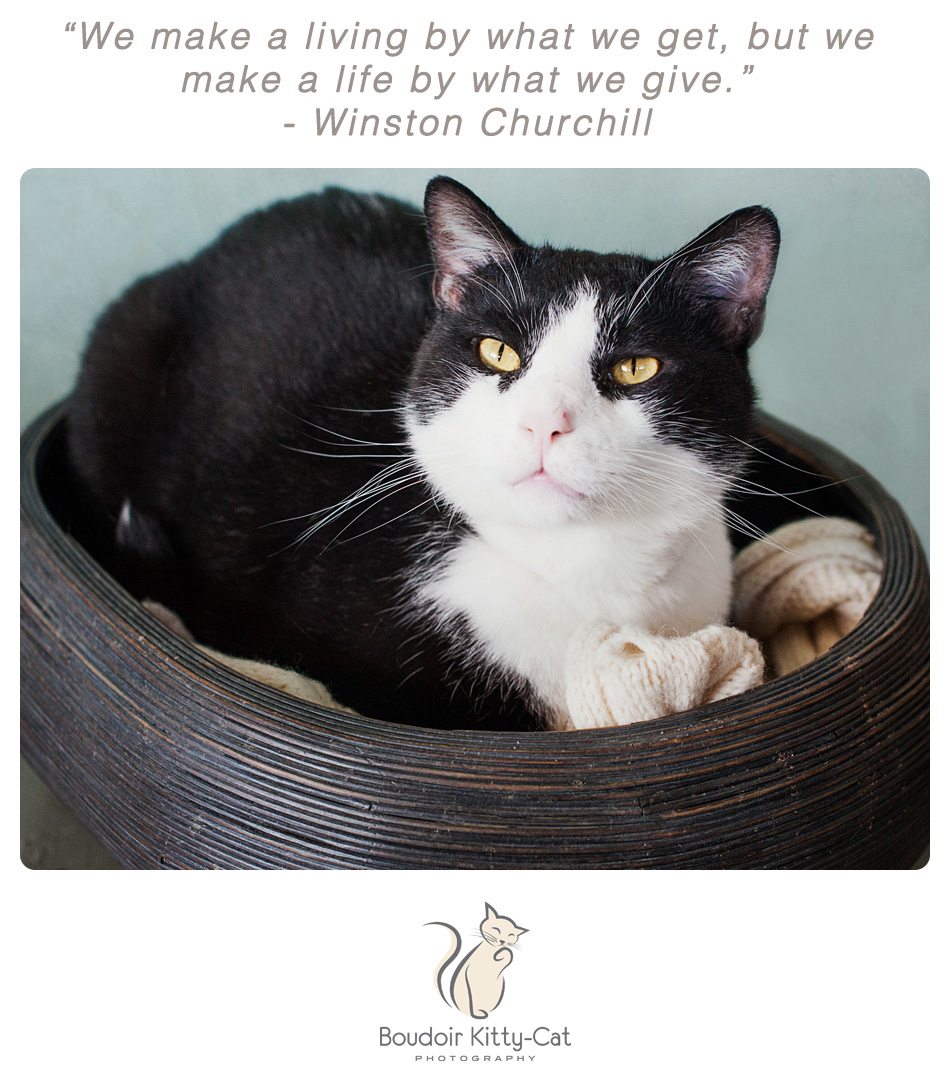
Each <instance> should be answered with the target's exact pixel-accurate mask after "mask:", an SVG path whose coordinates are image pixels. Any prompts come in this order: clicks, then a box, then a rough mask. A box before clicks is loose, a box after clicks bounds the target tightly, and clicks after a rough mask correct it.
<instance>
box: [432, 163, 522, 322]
mask: <svg viewBox="0 0 950 1081" xmlns="http://www.w3.org/2000/svg"><path fill="white" fill-rule="evenodd" d="M425 211H426V222H427V224H428V228H429V244H430V247H431V249H432V257H433V259H434V260H435V279H434V281H433V285H432V289H433V292H434V293H435V299H436V303H437V304H439V305H440V306H442V307H446V308H450V309H453V310H457V309H458V308H459V306H460V305H461V303H462V297H463V295H464V293H465V283H466V281H467V280H468V279H469V278H471V277H472V276H473V275H476V274H477V273H478V271H479V270H480V269H481V268H482V267H485V266H487V265H488V264H489V263H499V264H502V265H504V264H505V263H507V262H510V261H511V256H512V253H513V252H514V250H515V248H518V247H521V246H522V242H521V241H520V240H519V239H518V237H517V236H515V234H514V233H513V232H512V231H511V230H510V229H509V228H508V226H507V225H505V223H504V222H503V221H502V220H501V218H499V217H498V215H497V214H496V213H495V212H494V211H493V210H492V209H491V207H489V206H486V204H485V203H483V202H482V201H481V199H479V198H478V196H477V195H475V194H474V192H471V191H469V190H468V188H466V187H465V186H464V185H463V184H459V183H458V181H457V180H452V178H451V177H448V176H437V177H433V179H432V180H430V181H429V186H428V187H427V188H426V198H425Z"/></svg>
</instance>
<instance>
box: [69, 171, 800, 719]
mask: <svg viewBox="0 0 950 1081" xmlns="http://www.w3.org/2000/svg"><path fill="white" fill-rule="evenodd" d="M778 243H779V233H778V227H777V224H776V221H775V218H774V216H773V215H772V214H771V212H770V211H768V210H766V209H764V208H762V207H750V208H747V209H745V210H739V211H737V212H735V213H734V214H731V215H729V216H728V217H725V218H723V219H721V220H720V221H718V222H716V223H715V224H714V225H712V226H710V227H709V229H707V230H706V231H705V232H703V233H702V234H700V236H698V237H697V238H696V239H695V240H693V241H691V242H690V243H689V244H687V245H686V246H685V247H683V248H681V249H680V250H679V251H678V252H676V253H675V254H674V255H672V256H670V257H669V258H667V259H663V260H661V261H653V260H650V259H646V258H641V257H639V256H635V255H620V254H610V255H598V254H594V253H591V252H586V251H573V250H566V251H558V250H554V249H552V248H550V247H545V246H543V247H532V246H529V245H527V244H524V243H523V242H522V241H521V240H519V239H518V237H517V236H516V235H515V234H514V233H513V232H512V231H511V230H510V229H509V228H508V227H507V226H506V225H505V224H504V223H503V222H502V221H500V220H499V218H498V217H497V216H496V215H495V214H494V213H493V212H492V211H491V210H490V209H489V208H488V207H487V206H486V205H485V204H484V203H483V202H482V201H481V200H479V199H478V198H477V197H476V196H475V195H474V194H472V193H471V192H470V191H468V189H466V188H464V187H463V186H461V185H460V184H458V183H456V182H455V181H453V180H450V179H448V178H446V177H437V178H436V179H434V180H433V181H432V182H431V183H430V184H429V187H428V189H427V192H426V199H425V220H424V221H423V220H422V218H421V216H420V215H419V214H418V212H416V211H415V210H414V208H412V207H410V206H408V205H405V204H403V203H399V202H396V201H394V200H391V199H388V198H383V197H379V196H362V195H356V194H352V193H349V192H346V191H342V190H338V189H329V190H327V191H325V192H323V193H322V194H319V195H310V196H304V197H302V198H300V199H296V200H293V201H289V202H282V203H278V204H276V205H275V206H273V207H271V208H269V209H267V210H264V211H261V212H259V213H256V214H252V215H250V216H249V217H247V218H245V219H243V220H242V221H240V222H238V223H237V224H236V225H235V226H233V227H232V228H230V229H229V230H227V231H226V232H225V233H224V234H223V235H222V236H221V237H220V238H219V240H218V241H217V242H216V243H214V244H213V245H211V246H210V247H209V248H207V249H206V250H204V251H202V252H201V253H199V254H198V255H197V256H196V257H195V258H194V259H193V260H192V261H191V262H188V263H183V264H179V265H177V266H173V267H171V268H169V269H167V270H165V271H163V272H161V273H159V274H156V275H154V276H152V277H148V278H145V279H143V280H141V281H139V282H138V283H136V284H135V285H133V286H132V288H131V289H130V290H129V291H128V292H127V293H126V294H125V295H124V296H122V297H121V298H120V299H119V300H118V301H117V302H116V303H115V304H114V305H113V306H112V307H111V308H109V309H108V310H107V312H106V313H105V314H104V316H103V317H102V319H101V320H100V322H99V324H98V325H97V326H96V328H95V329H94V331H93V333H92V336H91V338H90V342H89V345H88V349H87V352H86V355H85V359H84V365H83V369H82V373H81V375H80V379H79V382H78V385H77V388H76V392H75V395H74V398H73V401H72V406H71V417H70V447H71V454H72V458H73V461H74V463H75V466H76V468H77V470H78V472H79V474H80V476H81V478H82V481H83V483H84V485H85V486H86V487H87V488H88V493H89V497H90V498H91V499H92V500H93V501H94V502H95V503H96V505H97V506H98V507H99V508H100V510H101V511H102V513H103V514H104V515H106V516H108V517H109V519H110V520H111V521H112V522H113V528H114V535H115V542H116V546H117V557H121V566H122V567H123V568H124V573H125V575H126V580H127V581H128V582H129V584H130V588H133V589H136V590H138V591H139V592H140V593H142V594H149V595H151V596H153V597H157V599H159V600H162V601H164V602H165V603H167V604H169V605H170V606H172V607H174V608H176V609H177V610H178V611H179V613H180V614H181V616H182V617H183V618H184V620H185V623H186V624H187V625H188V626H189V627H190V628H191V629H192V630H193V631H194V633H195V634H196V635H197V637H198V638H199V640H201V641H204V642H206V643H207V644H209V645H213V646H215V647H217V648H218V649H221V650H224V651H226V652H229V653H233V654H237V655H241V656H251V657H257V658H261V659H265V660H268V661H273V662H275V663H277V664H282V665H286V666H289V667H293V668H297V669H300V670H302V671H304V672H306V673H308V674H310V675H312V676H314V677H316V678H318V679H321V680H323V681H324V682H326V683H327V684H328V686H329V687H330V689H331V691H332V692H333V693H334V694H335V695H336V697H337V698H338V699H339V700H341V701H344V702H346V703H347V704H348V705H350V706H352V707H353V708H356V709H358V710H360V711H361V712H363V713H366V714H368V715H371V716H377V717H383V718H387V719H392V720H396V721H402V722H406V723H412V724H420V725H430V726H435V727H475V726H485V727H493V728H525V727H528V728H530V727H535V726H537V725H538V724H541V723H543V722H544V721H545V720H546V719H550V718H552V717H559V716H561V715H562V714H563V711H564V708H565V707H564V677H563V673H564V665H565V657H566V653H567V648H568V642H569V639H570V637H571V634H572V633H573V632H574V631H575V630H576V629H577V628H578V627H579V626H582V625H583V624H585V623H586V622H589V621H591V620H595V619H606V620H609V621H612V622H615V623H618V624H620V623H626V624H631V623H632V624H634V625H636V626H638V627H641V628H643V629H645V630H648V631H650V632H652V633H678V634H682V633H688V632H691V631H694V630H696V629H699V628H701V627H704V626H706V625H708V624H710V623H713V622H717V621H721V620H723V619H724V618H725V617H726V616H727V613H728V610H729V593H730V548H729V541H728V537H727V530H726V524H725V511H724V508H723V500H724V497H725V496H726V494H727V493H728V491H729V489H730V487H731V486H732V485H733V484H734V483H735V481H736V479H737V478H738V476H739V475H740V473H741V470H742V467H743V461H744V457H745V450H746V442H747V441H748V440H749V438H750V424H751V411H752V402H753V390H752V384H751V380H750V377H749V372H748V355H747V350H748V346H749V344H750V343H751V342H752V341H753V340H754V338H755V337H756V336H757V334H758V332H759V330H760V328H761V325H762V318H763V311H764V305H765V297H766V292H767V290H768V287H769V283H770V281H771V278H772V273H773V269H774V265H775V259H776V255H777V251H778Z"/></svg>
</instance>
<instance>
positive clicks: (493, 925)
mask: <svg viewBox="0 0 950 1081" xmlns="http://www.w3.org/2000/svg"><path fill="white" fill-rule="evenodd" d="M478 929H479V931H481V933H482V938H483V939H484V940H485V941H486V942H487V943H488V944H489V945H491V946H513V945H514V944H515V943H516V942H517V941H518V939H519V938H520V937H521V935H525V934H527V933H528V928H527V927H519V926H518V925H517V924H516V923H515V922H514V921H513V920H510V919H508V917H507V916H499V915H498V913H497V912H496V911H495V910H494V909H493V908H492V906H491V905H490V904H487V903H486V904H485V918H484V919H483V920H482V922H481V923H480V924H479V928H478Z"/></svg>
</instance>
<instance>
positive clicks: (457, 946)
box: [426, 920, 462, 1009]
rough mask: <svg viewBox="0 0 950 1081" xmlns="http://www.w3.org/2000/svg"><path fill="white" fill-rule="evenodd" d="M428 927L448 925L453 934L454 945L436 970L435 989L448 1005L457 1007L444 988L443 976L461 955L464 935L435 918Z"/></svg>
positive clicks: (447, 926) (449, 925) (448, 925)
mask: <svg viewBox="0 0 950 1081" xmlns="http://www.w3.org/2000/svg"><path fill="white" fill-rule="evenodd" d="M426 927H446V928H448V930H449V932H450V934H451V935H452V945H451V947H450V949H449V952H448V953H447V954H446V955H445V957H443V959H442V960H441V961H440V962H439V966H438V968H437V969H436V970H435V989H436V990H437V991H438V992H439V994H440V995H441V996H442V998H443V999H444V1000H445V1004H446V1006H451V1007H452V1008H453V1009H455V1003H454V1002H453V1001H452V1000H451V999H450V998H449V997H448V995H446V993H445V991H444V990H443V988H442V977H443V976H444V975H445V971H446V969H447V968H448V967H449V966H450V965H451V964H452V962H453V961H454V960H455V958H456V957H458V955H459V951H460V950H461V949H462V936H461V935H460V934H459V933H458V931H456V930H455V928H454V927H453V926H452V925H451V924H450V923H440V922H439V921H438V920H433V921H432V922H431V923H427V924H426Z"/></svg>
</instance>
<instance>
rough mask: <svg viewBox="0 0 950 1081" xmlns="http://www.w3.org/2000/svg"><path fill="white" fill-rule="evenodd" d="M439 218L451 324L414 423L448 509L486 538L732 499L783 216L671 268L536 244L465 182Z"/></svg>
mask: <svg viewBox="0 0 950 1081" xmlns="http://www.w3.org/2000/svg"><path fill="white" fill-rule="evenodd" d="M426 218H427V223H428V229H429V236H430V245H431V250H432V257H433V261H434V264H435V276H434V291H435V299H436V314H435V317H434V319H433V321H432V324H431V326H430V329H429V331H428V333H427V335H426V337H425V340H424V342H423V344H422V346H421V348H420V350H419V352H418V355H417V358H416V362H415V365H414V369H413V372H412V377H411V384H410V387H409V393H408V399H407V407H406V414H405V419H406V427H407V430H408V432H409V435H410V440H411V443H412V446H413V449H414V452H415V455H416V457H417V459H418V461H419V462H420V463H421V465H422V466H423V467H424V469H425V470H426V472H427V473H428V475H429V477H430V480H431V482H432V483H433V485H434V487H435V488H436V490H437V491H438V492H439V493H440V495H441V496H442V497H443V498H444V499H445V500H447V501H448V502H449V503H450V504H452V506H454V507H455V508H456V509H457V510H459V511H461V512H462V513H463V515H464V516H465V517H466V518H467V519H468V520H469V521H470V523H472V524H473V525H474V526H475V528H479V526H480V525H481V524H484V523H486V522H489V521H492V520H494V521H500V522H504V523H506V524H513V525H519V524H523V525H540V526H550V525H560V524H563V523H566V522H574V521H578V522H585V521H596V520H603V519H605V518H607V519H609V518H612V517H613V518H621V519H622V518H624V517H627V518H629V517H630V516H631V515H635V516H638V517H639V518H640V519H641V520H644V521H648V520H649V519H650V517H651V515H656V514H660V515H662V514H668V513H669V511H670V507H671V506H672V505H673V504H679V503H682V504H683V507H682V512H683V514H685V515H687V516H688V514H689V513H695V511H696V506H697V500H698V501H700V502H702V501H703V500H704V499H708V500H710V502H712V501H714V500H717V499H718V498H719V497H720V496H721V494H722V492H723V490H724V489H725V488H727V487H728V485H729V483H730V481H731V480H732V479H733V478H734V477H735V475H736V474H737V472H738V471H739V469H740V468H741V463H742V461H743V459H744V453H745V447H744V443H745V441H746V440H747V439H748V437H749V430H750V423H751V416H752V406H753V389H752V383H751V379H750V376H749V370H748V347H749V345H750V344H751V342H752V341H753V340H754V339H755V338H756V337H757V335H758V333H759V331H760V329H761V326H762V319H763V313H764V308H765V297H766V292H767V290H768V287H769V284H770V282H771V278H772V273H773V270H774V267H775V259H776V255H777V252H778V244H779V232H778V226H777V223H776V221H775V217H774V215H773V214H772V213H771V212H770V211H769V210H766V209H764V208H763V207H749V208H746V209H745V210H738V211H736V212H735V213H734V214H730V215H728V216H727V217H725V218H722V219H721V220H720V221H718V222H716V223H715V224H713V225H711V226H710V227H709V228H708V229H706V230H705V231H704V232H703V233H701V234H700V235H699V236H698V237H696V238H695V239H694V240H692V241H691V242H690V243H689V244H686V245H685V246H684V247H683V248H681V249H680V250H679V251H677V252H676V253H675V254H674V255H672V256H670V257H669V258H667V259H662V260H651V259H646V258H642V257H640V256H636V255H621V254H610V255H597V254H594V253H592V252H586V251H573V250H565V251H558V250H555V249H553V248H550V247H547V246H542V247H532V246H529V245H527V244H525V243H523V242H522V241H521V240H519V238H518V237H517V236H516V235H515V234H514V233H513V232H512V231H511V230H510V229H509V228H508V226H506V225H505V224H504V223H503V222H502V221H501V220H500V219H499V218H498V217H497V215H496V214H495V213H494V212H493V211H492V210H491V209H490V208H489V207H488V206H486V205H485V204H484V203H483V202H482V201H481V200H480V199H478V198H477V197H476V196H475V195H474V194H473V193H472V192H470V191H469V190H468V189H467V188H465V187H463V186H462V185H461V184H458V183H456V182H455V181H453V180H450V179H449V178H447V177H437V178H435V179H434V180H432V181H431V182H430V184H429V187H428V189H427V192H426ZM690 504H692V507H691V506H690Z"/></svg>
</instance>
